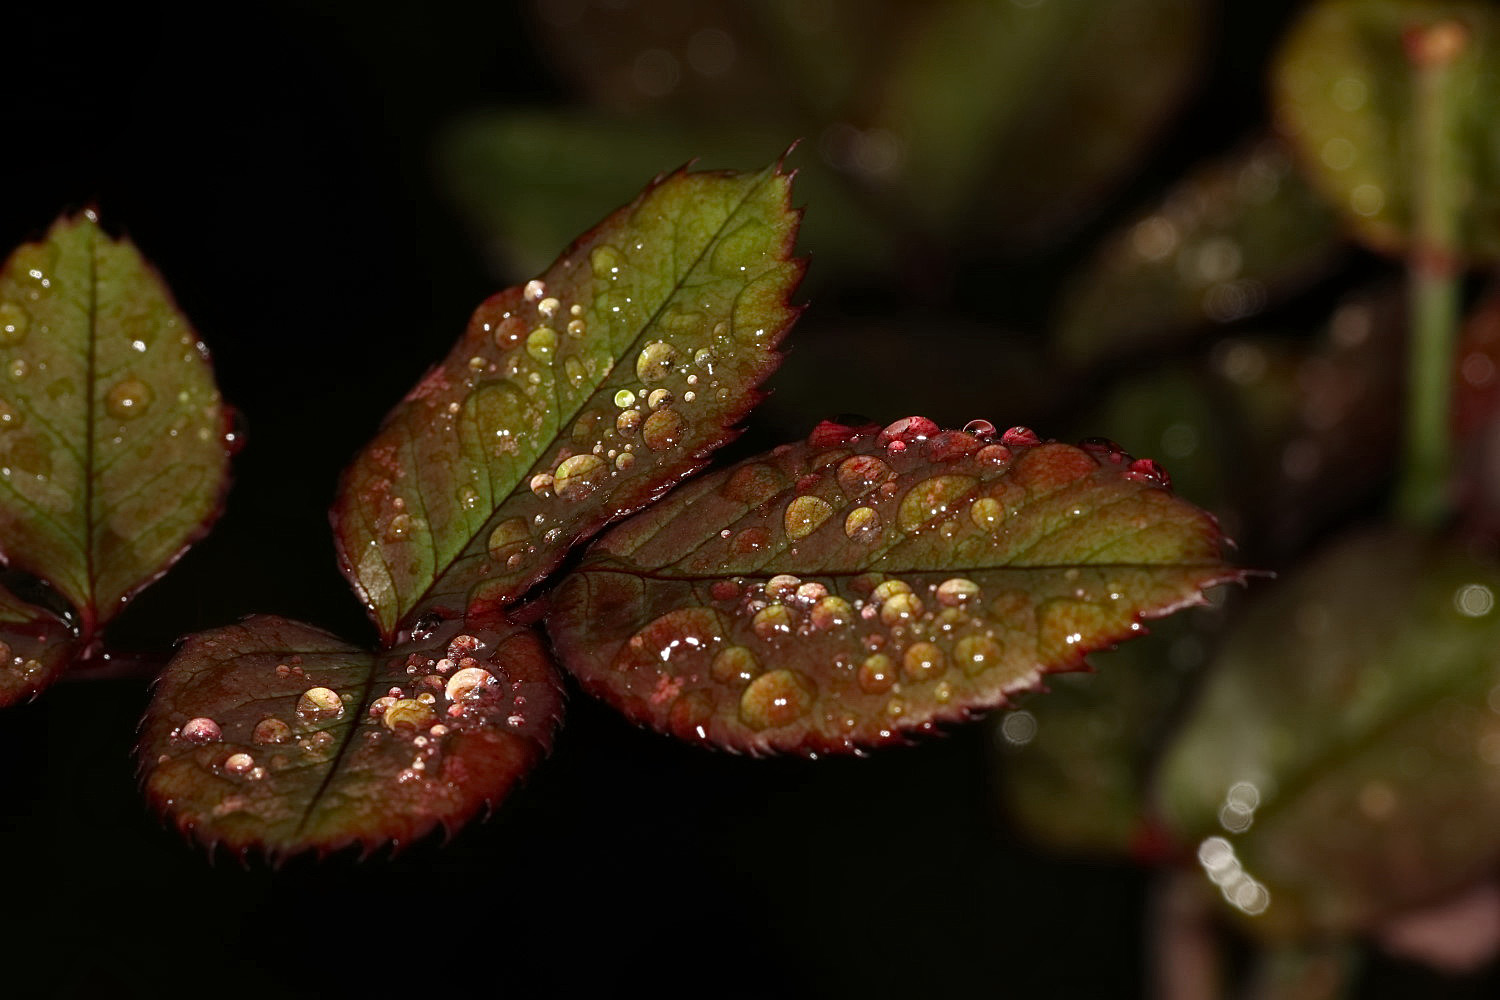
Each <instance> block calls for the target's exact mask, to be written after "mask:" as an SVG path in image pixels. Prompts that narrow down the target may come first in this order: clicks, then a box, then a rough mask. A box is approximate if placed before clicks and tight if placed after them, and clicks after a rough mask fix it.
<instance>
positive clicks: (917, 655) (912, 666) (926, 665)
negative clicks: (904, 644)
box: [901, 642, 948, 683]
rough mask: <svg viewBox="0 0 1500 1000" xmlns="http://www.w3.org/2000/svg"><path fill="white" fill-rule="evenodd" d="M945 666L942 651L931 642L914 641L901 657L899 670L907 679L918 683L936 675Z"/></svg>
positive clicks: (944, 668) (946, 664) (945, 659)
mask: <svg viewBox="0 0 1500 1000" xmlns="http://www.w3.org/2000/svg"><path fill="white" fill-rule="evenodd" d="M947 667H948V661H947V658H946V657H945V656H944V655H943V651H942V650H941V649H939V648H938V647H937V645H936V644H934V643H931V642H914V643H912V644H911V646H910V647H909V648H908V649H907V650H906V653H905V655H904V656H902V657H901V670H902V672H903V673H905V674H906V678H907V680H910V681H914V682H918V683H920V682H921V681H929V680H932V679H933V678H935V677H938V676H939V675H941V674H942V672H943V671H944V670H946V669H947Z"/></svg>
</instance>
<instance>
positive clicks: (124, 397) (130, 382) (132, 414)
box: [104, 378, 153, 420]
mask: <svg viewBox="0 0 1500 1000" xmlns="http://www.w3.org/2000/svg"><path fill="white" fill-rule="evenodd" d="M152 398H153V395H152V392H151V387H150V386H149V385H147V384H146V383H144V382H142V381H141V380H140V379H134V378H127V379H125V380H123V381H121V382H116V383H115V384H114V385H113V386H111V387H110V390H109V392H108V393H106V394H105V396H104V407H105V409H107V410H108V411H109V415H110V416H112V417H114V418H115V419H116V420H133V419H134V418H136V417H139V416H140V415H141V414H142V413H145V412H146V408H147V407H148V406H150V405H151V400H152Z"/></svg>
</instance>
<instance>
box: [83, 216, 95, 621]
mask: <svg viewBox="0 0 1500 1000" xmlns="http://www.w3.org/2000/svg"><path fill="white" fill-rule="evenodd" d="M88 234H89V236H88V242H89V246H88V253H89V282H88V286H89V302H88V324H87V331H86V334H85V336H87V338H88V352H87V355H86V357H87V360H86V361H85V363H84V376H83V384H84V420H85V421H86V422H87V431H86V433H85V434H84V450H83V539H84V543H83V545H84V578H85V580H86V581H87V583H88V593H87V594H86V595H84V607H82V608H79V617H80V618H81V619H82V625H83V636H82V638H83V640H84V641H87V640H88V638H89V635H90V633H92V632H93V630H94V626H95V624H96V623H95V620H94V618H95V615H96V613H97V609H96V608H95V607H94V597H95V591H96V585H97V583H98V578H97V565H96V563H95V558H94V556H95V546H96V544H97V539H96V538H95V537H94V526H95V523H96V519H95V516H94V514H95V512H94V502H95V496H94V455H95V452H96V435H97V434H98V427H97V426H96V421H95V414H94V395H95V385H94V379H95V378H96V377H97V370H98V361H97V358H96V355H97V353H98V347H99V337H98V323H99V241H98V234H97V233H96V232H95V231H94V229H93V227H92V226H90V227H88Z"/></svg>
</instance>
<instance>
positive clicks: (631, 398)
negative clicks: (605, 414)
mask: <svg viewBox="0 0 1500 1000" xmlns="http://www.w3.org/2000/svg"><path fill="white" fill-rule="evenodd" d="M615 405H616V406H618V407H619V408H620V409H622V410H623V409H625V408H626V407H629V406H634V405H635V393H633V392H631V391H630V390H629V389H621V390H620V391H619V392H617V393H615Z"/></svg>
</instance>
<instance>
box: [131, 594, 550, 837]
mask: <svg viewBox="0 0 1500 1000" xmlns="http://www.w3.org/2000/svg"><path fill="white" fill-rule="evenodd" d="M561 712H562V693H561V689H560V687H559V684H558V679H557V675H556V671H555V670H553V668H552V666H551V663H550V661H549V660H548V657H547V654H546V652H545V650H544V649H543V648H542V645H541V643H540V641H539V640H538V638H537V636H536V634H535V633H534V632H533V631H531V630H529V629H518V628H514V627H511V628H508V629H506V630H504V631H501V632H487V631H476V632H472V633H464V632H462V631H461V629H460V627H459V623H457V622H450V623H448V624H447V625H446V626H445V628H444V630H443V631H442V632H441V633H434V634H429V635H427V636H426V637H425V638H423V639H421V640H415V641H413V642H411V643H409V644H407V645H404V646H398V647H396V648H393V649H390V650H386V651H383V652H380V653H369V652H366V651H364V650H361V649H358V648H356V647H354V646H350V645H348V644H346V643H344V642H342V641H340V640H339V639H337V638H335V637H334V636H332V635H330V634H328V633H327V632H324V631H322V630H321V629H316V628H313V627H312V626H310V625H303V624H301V623H298V622H293V621H289V620H287V619H284V618H277V617H274V616H269V615H264V616H256V617H253V618H249V619H247V620H246V621H244V622H243V623H241V624H239V625H231V626H228V627H226V628H220V629H214V630H213V631H210V632H203V633H200V634H198V635H195V636H192V637H191V638H189V639H188V640H187V641H186V643H185V644H184V645H183V647H182V649H181V651H180V652H179V653H178V654H177V656H176V657H175V658H174V659H173V660H172V662H171V663H170V664H168V666H167V669H166V671H165V672H164V673H163V675H162V677H161V680H160V682H159V684H158V687H157V690H156V695H155V698H154V699H153V701H152V705H151V709H150V711H149V713H148V714H147V716H146V721H145V723H144V726H143V733H142V738H141V744H140V749H139V753H140V758H141V761H142V764H143V769H144V771H145V785H146V791H147V794H148V796H149V797H150V798H151V800H152V802H153V803H154V804H155V805H156V806H157V808H159V809H160V810H161V811H162V812H163V813H164V814H166V815H167V816H168V817H170V818H171V820H172V821H173V822H174V823H175V824H176V825H177V827H178V828H179V829H180V830H182V831H183V832H184V833H187V834H190V835H191V836H193V837H194V838H196V839H197V840H198V841H200V842H201V843H203V844H205V845H208V846H213V845H219V844H222V845H224V846H225V847H227V848H229V849H230V850H234V851H245V850H249V849H252V848H255V849H260V850H264V851H265V852H266V853H267V854H268V855H271V856H285V855H290V854H295V853H297V852H299V851H303V850H316V851H318V852H319V853H327V852H329V851H332V850H337V849H339V848H341V847H345V846H348V845H351V844H358V845H361V846H363V847H364V848H365V849H366V850H368V849H371V848H374V847H376V846H379V845H381V844H385V843H387V842H389V843H391V844H393V845H394V846H396V847H400V846H401V845H404V844H408V843H410V842H411V841H412V840H414V839H416V838H418V837H421V836H422V835H423V834H425V833H427V832H429V831H430V830H432V829H433V828H434V827H437V826H442V827H443V828H445V829H448V830H452V829H453V828H455V827H457V826H458V825H460V824H462V823H463V822H465V821H467V820H469V819H471V818H472V817H473V816H474V815H475V814H476V813H478V812H479V810H480V809H481V808H485V807H488V806H492V805H493V804H494V803H496V802H497V801H499V800H500V799H501V798H502V797H504V795H505V794H506V792H507V791H508V790H509V789H510V788H511V787H512V786H513V785H514V784H515V783H516V781H517V780H518V779H520V778H521V777H522V776H523V775H524V774H525V773H526V772H527V771H529V770H530V769H531V768H532V767H533V766H534V765H535V764H536V763H537V762H538V761H539V760H540V759H541V758H542V756H543V755H544V754H545V753H546V751H547V749H548V747H549V746H550V744H551V740H552V733H553V731H554V729H555V728H556V726H557V723H558V721H559V719H560V717H561Z"/></svg>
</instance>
